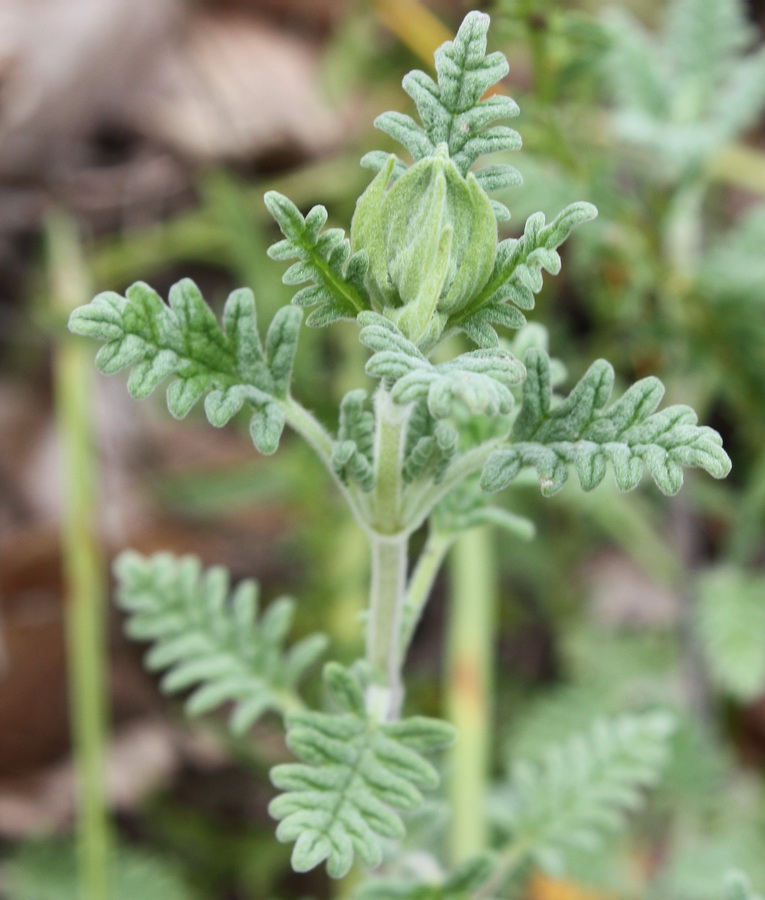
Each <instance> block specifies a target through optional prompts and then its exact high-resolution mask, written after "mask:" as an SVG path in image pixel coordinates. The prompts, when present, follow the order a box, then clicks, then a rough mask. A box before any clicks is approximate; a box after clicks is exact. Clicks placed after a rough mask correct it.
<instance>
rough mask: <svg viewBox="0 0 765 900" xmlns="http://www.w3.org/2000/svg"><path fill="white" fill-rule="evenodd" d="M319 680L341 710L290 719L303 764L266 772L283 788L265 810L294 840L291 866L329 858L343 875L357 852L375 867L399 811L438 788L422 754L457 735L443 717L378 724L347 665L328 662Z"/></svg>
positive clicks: (400, 826)
mask: <svg viewBox="0 0 765 900" xmlns="http://www.w3.org/2000/svg"><path fill="white" fill-rule="evenodd" d="M324 678H325V681H326V683H327V687H328V688H329V691H330V693H331V695H332V697H333V698H334V700H335V702H336V703H337V704H338V705H339V706H340V708H341V710H342V712H340V713H336V714H329V713H321V712H300V713H290V714H289V715H288V716H287V726H288V731H287V744H288V746H289V747H290V749H291V750H292V751H293V752H294V753H295V755H296V756H297V757H298V758H299V759H300V760H302V762H300V763H285V764H283V765H279V766H276V767H275V768H274V769H272V770H271V780H272V782H273V784H274V785H275V786H276V787H278V788H280V789H281V790H282V791H284V793H282V794H280V795H279V796H278V797H276V798H275V799H274V800H273V801H272V802H271V804H270V806H269V812H270V813H271V815H272V816H273V817H274V818H276V819H279V820H281V821H280V824H279V827H278V829H277V832H276V835H277V837H278V838H279V840H280V841H285V842H287V841H295V846H294V848H293V851H292V867H293V868H294V869H295V871H298V872H306V871H308V870H309V869H313V868H315V867H316V866H317V865H319V864H320V863H322V862H324V861H325V860H326V863H327V872H328V873H329V875H330V876H332V877H333V878H342V877H343V876H344V875H345V874H346V873H347V872H348V871H349V869H350V867H351V865H352V864H353V860H354V858H355V857H356V856H359V857H360V858H361V859H362V861H363V862H364V863H366V864H367V865H368V866H377V865H379V864H380V862H381V860H382V839H384V838H401V837H403V835H404V833H405V829H404V823H403V821H402V819H401V815H400V813H401V812H404V811H407V810H413V809H416V808H417V806H418V805H419V804H420V803H421V802H422V799H423V797H422V793H421V792H422V790H423V789H426V788H434V787H436V786H437V785H438V774H437V773H436V770H435V769H434V768H433V766H432V765H431V764H430V763H429V762H427V761H426V760H425V759H424V758H423V756H422V755H421V754H422V753H428V752H432V751H434V750H438V749H440V748H441V747H444V746H446V745H447V744H449V743H451V741H452V740H453V737H454V734H453V729H452V728H451V726H450V725H448V724H447V723H446V722H441V721H438V720H436V719H427V718H424V717H422V716H414V717H412V718H409V719H404V720H403V721H400V722H391V723H386V722H378V721H376V720H374V719H372V718H371V717H370V716H368V715H367V713H366V711H365V708H364V696H363V690H362V686H361V684H360V683H359V681H358V679H357V677H356V675H354V674H353V673H352V672H351V671H350V670H348V669H345V668H343V667H342V666H340V665H338V664H337V663H329V664H327V666H325V669H324Z"/></svg>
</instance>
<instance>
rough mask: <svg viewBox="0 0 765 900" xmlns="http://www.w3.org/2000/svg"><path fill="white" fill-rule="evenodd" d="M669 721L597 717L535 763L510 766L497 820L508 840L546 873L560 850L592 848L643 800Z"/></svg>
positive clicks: (662, 753)
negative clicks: (503, 800) (586, 728)
mask: <svg viewBox="0 0 765 900" xmlns="http://www.w3.org/2000/svg"><path fill="white" fill-rule="evenodd" d="M673 729H674V720H673V718H672V717H671V716H670V715H668V714H666V713H662V712H650V713H642V714H627V715H622V716H617V717H614V718H612V719H599V720H597V721H596V722H595V723H594V724H593V725H592V726H591V727H590V728H589V730H587V731H586V732H583V733H581V734H577V735H575V736H573V737H571V738H569V739H567V740H566V741H565V742H563V743H558V744H554V745H552V746H551V747H550V748H549V749H548V750H547V751H546V752H545V753H544V754H543V756H542V758H541V760H540V761H538V762H533V763H527V762H519V763H516V764H515V766H514V767H513V769H512V772H511V775H510V781H509V785H508V790H507V796H506V803H505V808H504V810H501V811H498V822H497V824H498V825H499V826H500V828H501V829H502V831H503V832H504V833H505V834H506V835H508V836H509V839H510V840H511V841H512V843H513V845H517V846H518V847H521V848H524V850H525V852H526V854H527V855H528V856H530V857H531V858H532V859H533V860H534V861H535V862H536V863H537V864H538V865H540V866H541V867H542V868H544V869H546V870H547V871H549V872H552V873H560V872H561V871H563V870H564V869H565V859H566V853H567V852H568V851H570V850H573V849H578V848H581V849H588V850H594V849H596V848H597V847H598V846H599V845H600V843H601V842H602V840H603V838H604V837H605V836H606V835H607V834H609V833H612V832H614V831H617V830H619V829H620V828H621V827H622V826H623V823H624V818H625V815H626V814H627V813H628V812H631V811H633V810H635V809H637V808H638V807H639V806H641V805H642V802H643V794H644V790H645V788H647V787H650V786H652V785H654V784H655V783H656V781H657V780H658V777H659V775H660V773H661V770H662V768H663V766H664V764H665V762H666V759H667V751H668V742H669V738H670V735H671V734H672V731H673Z"/></svg>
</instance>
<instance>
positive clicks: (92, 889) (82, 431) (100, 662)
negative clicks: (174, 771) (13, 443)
mask: <svg viewBox="0 0 765 900" xmlns="http://www.w3.org/2000/svg"><path fill="white" fill-rule="evenodd" d="M48 240H49V259H50V263H49V264H50V279H51V282H52V284H51V287H52V295H53V297H54V298H55V303H56V305H57V311H59V310H60V311H61V312H68V311H70V310H71V309H73V308H74V307H75V306H77V305H78V304H79V303H81V302H82V301H83V298H84V297H85V296H87V290H86V284H85V281H86V277H85V272H84V263H83V261H82V259H81V257H80V248H79V245H78V241H77V236H76V233H75V226H74V224H73V223H72V222H70V221H68V220H66V219H63V218H61V217H58V216H52V217H51V219H50V222H49V227H48ZM90 357H91V354H90V350H89V348H87V347H86V346H85V345H84V342H80V341H79V340H77V339H73V338H68V337H62V339H61V341H60V342H59V344H58V346H57V348H56V353H55V363H54V365H55V375H56V378H55V383H56V418H57V423H58V431H59V437H60V441H61V459H62V466H61V471H62V480H63V483H64V508H63V514H62V543H63V554H64V577H65V583H66V593H67V606H66V641H67V662H68V668H69V704H70V715H71V723H72V726H71V727H72V743H73V750H74V759H75V769H76V773H77V842H78V857H79V885H80V887H79V891H80V896H81V897H82V898H83V900H108V898H109V897H110V896H111V891H110V885H109V882H110V856H111V835H110V828H109V822H108V811H107V802H106V793H105V786H104V768H105V757H106V730H107V683H108V673H107V650H106V634H105V597H106V582H105V577H104V566H103V560H102V558H101V551H100V548H99V545H98V542H97V540H96V538H95V534H96V530H97V527H96V522H95V511H96V508H97V496H96V495H97V490H96V484H95V473H96V472H97V462H96V460H95V459H94V454H93V434H92V422H91V419H90V409H91V408H92V402H91V401H92V376H91V371H92V366H91V360H90Z"/></svg>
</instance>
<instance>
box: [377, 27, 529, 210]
mask: <svg viewBox="0 0 765 900" xmlns="http://www.w3.org/2000/svg"><path fill="white" fill-rule="evenodd" d="M488 28H489V17H488V16H487V15H486V14H485V13H481V12H476V11H474V12H470V13H468V15H467V16H466V17H465V19H464V21H463V22H462V25H460V28H459V30H458V32H457V34H456V36H455V38H454V40H453V41H447V42H446V43H444V44H443V45H442V46H441V47H439V48H438V50H436V54H435V64H436V73H437V80H436V81H434V80H433V79H432V78H431V77H430V76H429V75H427V74H426V73H425V72H421V71H418V70H415V71H413V72H410V73H409V74H408V75H406V76H405V78H404V81H403V87H404V90H405V91H406V92H407V94H409V96H410V97H411V98H412V99H413V100H414V102H415V105H416V106H417V111H418V113H419V116H420V120H421V122H422V124H421V125H420V124H417V122H415V120H414V119H412V118H411V117H410V116H407V115H405V114H403V113H399V112H386V113H383V114H382V115H381V116H378V118H377V119H376V120H375V125H376V126H377V128H379V129H380V130H381V131H384V132H385V133H386V134H388V135H390V136H391V137H392V138H394V139H395V140H397V141H398V142H399V143H401V144H402V145H403V146H404V147H406V149H407V150H408V151H409V153H410V155H411V157H412V160H413V161H414V162H418V161H419V160H421V159H423V158H424V157H426V156H432V155H433V154H434V153H435V151H436V148H437V147H438V146H439V145H440V144H446V145H447V147H448V151H449V156H450V157H451V159H452V160H453V162H454V164H455V165H456V166H457V168H458V169H459V171H460V173H461V174H462V175H463V176H465V175H467V173H468V170H469V169H470V167H471V166H472V165H473V164H474V163H475V162H476V160H477V159H478V157H479V156H482V155H483V154H486V153H495V152H497V151H503V150H518V149H519V148H520V146H521V138H520V135H519V134H518V133H517V132H516V131H514V130H513V129H512V128H507V127H505V126H502V125H493V124H492V123H494V122H496V121H497V120H499V119H507V118H511V117H513V116H516V115H518V111H519V110H518V105H517V104H516V103H515V101H514V100H511V99H510V97H506V96H503V95H498V94H495V95H492V96H489V97H485V98H484V95H485V94H486V93H487V91H489V89H490V88H491V87H493V85H495V84H496V83H497V82H498V81H500V80H501V79H502V78H504V76H505V75H506V74H507V71H508V64H507V60H506V58H505V57H504V55H503V54H502V53H489V54H487V53H486V35H487V32H488ZM386 160H387V156H386V155H385V154H382V153H380V152H373V153H368V154H367V155H366V156H365V157H364V158H363V159H362V165H364V166H367V167H368V168H371V169H374V170H375V171H379V170H380V169H381V168H382V167H383V165H384V164H385V162H386ZM404 170H405V165H404V163H402V162H401V160H398V161H397V165H396V167H395V168H394V171H393V178H394V179H395V178H397V177H398V176H399V175H400V174H401V173H402V172H403V171H404ZM475 174H476V177H477V178H478V182H479V184H480V185H481V187H482V188H483V189H484V190H485V191H489V190H495V189H497V188H502V187H508V186H510V185H516V184H520V183H521V181H522V179H521V176H520V174H519V173H518V171H517V170H516V169H514V168H513V167H512V166H509V165H506V164H502V165H494V166H491V167H488V168H486V169H484V170H478V171H477V172H476V173H475ZM493 205H494V208H495V213H496V215H497V218H500V219H506V218H509V213H508V211H507V209H506V208H505V207H504V206H502V204H500V203H496V201H495V202H494V203H493Z"/></svg>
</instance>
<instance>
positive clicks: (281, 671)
mask: <svg viewBox="0 0 765 900" xmlns="http://www.w3.org/2000/svg"><path fill="white" fill-rule="evenodd" d="M114 569H115V574H116V576H117V582H118V585H117V602H118V603H119V605H120V606H121V608H122V609H123V610H125V612H127V613H128V620H127V624H126V631H127V633H128V634H129V635H130V636H131V637H133V638H135V639H136V640H141V641H152V642H153V647H152V648H151V650H149V652H148V653H147V656H146V662H147V665H148V667H149V668H151V669H155V670H158V669H165V670H166V672H165V675H164V677H163V680H162V687H163V689H164V690H165V691H168V692H171V693H172V692H176V691H182V690H183V691H185V690H188V689H190V688H191V689H193V690H192V693H191V694H190V696H189V698H188V700H187V701H186V711H187V713H188V714H189V715H192V716H194V715H200V714H202V713H206V712H210V711H211V710H212V709H215V708H216V707H218V706H220V705H221V704H223V703H233V709H232V712H231V718H230V725H231V729H232V730H233V731H234V732H235V733H237V734H241V733H243V732H244V731H246V730H247V729H248V728H249V727H250V726H251V725H252V724H253V723H254V722H255V721H257V719H259V718H260V717H261V716H262V715H263V714H264V713H265V712H267V711H268V710H276V711H281V710H282V709H283V699H284V697H285V696H288V695H289V694H291V693H294V691H295V689H296V686H297V683H298V681H299V680H300V679H301V678H302V677H303V676H304V674H305V671H306V669H307V668H308V667H309V666H311V665H313V663H314V662H315V661H316V659H317V658H318V657H319V656H320V655H321V654H322V652H323V650H324V648H325V646H326V640H325V638H324V636H323V635H313V636H311V637H307V638H303V639H302V640H300V641H298V642H297V643H296V644H295V645H293V647H292V648H291V649H290V650H289V651H288V652H287V653H285V651H284V649H283V644H284V639H285V636H286V634H287V631H288V630H289V626H290V623H291V622H292V616H293V612H294V602H293V601H292V600H288V599H287V598H281V599H279V600H276V601H275V602H274V603H272V604H271V605H270V606H269V607H268V608H267V609H266V610H265V611H263V612H262V613H260V614H259V613H258V585H257V583H256V582H254V581H243V582H241V583H240V584H239V586H238V587H237V588H236V589H235V590H234V591H233V592H232V593H229V576H228V573H227V572H226V571H225V569H223V568H221V567H213V568H211V569H208V570H207V571H202V568H201V565H200V563H199V560H198V559H197V558H196V557H193V556H184V557H175V556H172V555H171V554H169V553H158V554H156V555H155V556H152V557H144V556H141V555H140V554H138V553H134V552H132V551H127V552H125V553H122V554H121V555H120V556H119V557H118V559H117V561H116V562H115V566H114Z"/></svg>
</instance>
